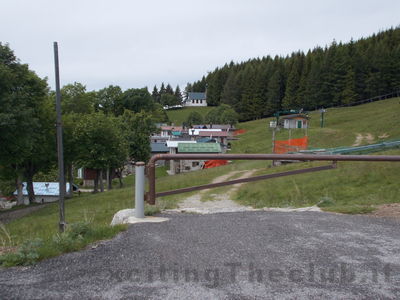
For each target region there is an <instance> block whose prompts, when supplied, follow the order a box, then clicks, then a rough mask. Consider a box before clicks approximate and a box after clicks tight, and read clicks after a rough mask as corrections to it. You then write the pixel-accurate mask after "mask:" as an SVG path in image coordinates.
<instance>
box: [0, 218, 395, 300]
mask: <svg viewBox="0 0 400 300" xmlns="http://www.w3.org/2000/svg"><path fill="white" fill-rule="evenodd" d="M163 216H166V217H168V218H170V220H169V221H167V222H164V223H153V224H144V223H143V224H135V225H131V226H130V227H129V229H128V230H127V231H126V232H124V233H122V234H120V235H118V236H117V237H116V238H114V239H113V240H111V241H106V242H102V243H101V244H99V245H98V246H97V247H96V248H94V249H89V250H85V251H80V252H75V253H70V254H66V255H62V256H60V257H57V258H53V259H49V260H46V261H43V262H41V263H39V264H37V265H36V266H32V267H25V268H10V269H2V270H0V299H10V298H13V299H38V298H42V299H44V298H45V299H121V298H123V299H255V298H258V299H263V298H269V299H271V298H279V299H293V298H297V299H302V298H313V299H321V298H341V299H344V298H346V299H366V298H368V299H378V298H379V299H384V298H386V299H395V298H400V240H399V226H400V223H399V222H398V221H396V220H388V219H380V218H374V217H367V216H349V215H338V214H330V213H322V212H301V213H293V212H292V213H287V212H264V211H259V212H236V213H220V214H207V215H194V214H177V213H175V214H165V215H163Z"/></svg>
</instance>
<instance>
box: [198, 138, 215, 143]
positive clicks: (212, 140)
mask: <svg viewBox="0 0 400 300" xmlns="http://www.w3.org/2000/svg"><path fill="white" fill-rule="evenodd" d="M197 142H198V143H216V141H215V140H214V139H210V138H209V137H203V138H199V139H197Z"/></svg>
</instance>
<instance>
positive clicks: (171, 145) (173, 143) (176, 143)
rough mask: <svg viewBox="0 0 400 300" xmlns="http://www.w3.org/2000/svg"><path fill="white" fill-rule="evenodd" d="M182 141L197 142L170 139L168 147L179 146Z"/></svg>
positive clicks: (193, 142)
mask: <svg viewBox="0 0 400 300" xmlns="http://www.w3.org/2000/svg"><path fill="white" fill-rule="evenodd" d="M181 143H190V144H195V143H196V141H180V140H175V139H174V140H169V141H167V147H168V148H177V147H178V145H179V144H181Z"/></svg>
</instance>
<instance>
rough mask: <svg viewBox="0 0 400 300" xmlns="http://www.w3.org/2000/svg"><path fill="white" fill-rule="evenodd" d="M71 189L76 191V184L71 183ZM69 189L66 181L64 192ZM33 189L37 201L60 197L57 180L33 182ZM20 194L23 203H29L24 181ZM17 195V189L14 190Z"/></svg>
mask: <svg viewBox="0 0 400 300" xmlns="http://www.w3.org/2000/svg"><path fill="white" fill-rule="evenodd" d="M72 189H73V191H77V190H78V189H79V188H78V186H77V185H72ZM69 190H70V187H69V183H68V182H67V183H66V192H67V193H68V192H69ZM33 191H34V193H35V201H36V202H37V203H46V202H54V201H58V199H59V197H60V189H59V183H58V182H34V183H33ZM22 194H23V196H24V203H29V197H28V190H27V188H26V182H23V189H22ZM14 195H15V196H16V195H17V191H15V192H14Z"/></svg>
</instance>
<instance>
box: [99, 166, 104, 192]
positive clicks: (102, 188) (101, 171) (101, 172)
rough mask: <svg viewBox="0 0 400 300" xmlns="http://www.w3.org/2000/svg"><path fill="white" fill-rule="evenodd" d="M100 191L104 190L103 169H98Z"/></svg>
mask: <svg viewBox="0 0 400 300" xmlns="http://www.w3.org/2000/svg"><path fill="white" fill-rule="evenodd" d="M99 177H100V192H101V193H103V192H104V181H103V169H101V170H100V176H99Z"/></svg>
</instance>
